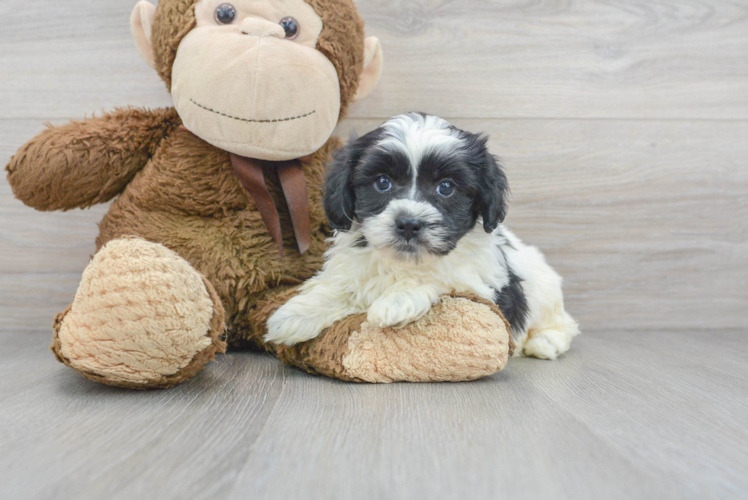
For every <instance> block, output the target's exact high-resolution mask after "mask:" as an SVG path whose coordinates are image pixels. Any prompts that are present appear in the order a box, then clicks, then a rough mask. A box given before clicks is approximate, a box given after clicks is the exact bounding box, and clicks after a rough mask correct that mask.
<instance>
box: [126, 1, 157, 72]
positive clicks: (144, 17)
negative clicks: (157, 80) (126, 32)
mask: <svg viewBox="0 0 748 500" xmlns="http://www.w3.org/2000/svg"><path fill="white" fill-rule="evenodd" d="M155 17H156V6H155V5H153V4H152V3H150V2H146V1H145V0H142V1H140V2H138V4H137V5H136V6H135V9H133V11H132V15H131V16H130V28H131V29H132V34H133V36H134V37H135V45H137V46H138V52H140V57H142V58H143V60H144V61H145V62H147V63H148V65H149V66H150V67H151V68H155V67H156V60H155V57H154V55H153V45H151V30H152V29H153V19H154V18H155Z"/></svg>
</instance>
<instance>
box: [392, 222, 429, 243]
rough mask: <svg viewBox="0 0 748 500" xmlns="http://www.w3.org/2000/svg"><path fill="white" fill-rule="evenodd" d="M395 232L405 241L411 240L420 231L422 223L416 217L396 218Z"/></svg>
mask: <svg viewBox="0 0 748 500" xmlns="http://www.w3.org/2000/svg"><path fill="white" fill-rule="evenodd" d="M396 224H397V232H398V233H399V234H400V235H401V236H402V237H403V238H405V239H406V240H407V241H410V240H412V239H413V238H415V237H416V236H418V233H419V232H420V231H421V228H422V227H423V224H422V223H421V221H419V220H418V219H406V218H402V219H397V223H396Z"/></svg>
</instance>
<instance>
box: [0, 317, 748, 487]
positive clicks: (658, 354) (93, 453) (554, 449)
mask: <svg viewBox="0 0 748 500" xmlns="http://www.w3.org/2000/svg"><path fill="white" fill-rule="evenodd" d="M744 338H745V331H713V332H704V331H683V332H679V333H678V334H672V333H670V332H665V331H663V332H659V331H652V332H646V333H644V332H641V333H639V332H637V333H631V332H617V331H607V332H590V333H589V334H588V335H585V336H583V337H580V338H579V340H578V342H577V344H576V345H575V348H574V349H573V350H572V351H571V352H570V353H569V354H568V355H566V356H565V357H564V358H563V359H562V360H561V361H560V362H544V361H539V360H532V359H514V360H512V361H511V362H510V363H509V367H508V368H507V369H506V370H505V371H504V372H502V373H500V374H498V375H495V376H493V377H490V378H488V379H486V380H483V381H479V382H476V383H467V384H434V385H407V384H398V385H391V386H371V385H354V384H344V383H340V382H336V381H333V380H328V379H323V378H318V377H312V376H309V375H307V374H303V373H301V372H298V371H296V370H293V369H291V368H288V367H284V366H282V365H281V364H280V363H279V362H277V361H276V360H274V359H272V358H269V357H266V356H261V355H252V354H233V355H231V356H224V357H219V359H218V360H217V361H216V362H215V363H213V364H211V365H210V366H209V367H208V369H207V370H206V371H205V372H203V373H202V374H201V375H199V376H198V378H196V379H194V380H192V381H190V382H188V383H187V384H185V385H183V386H180V387H178V388H176V389H172V390H169V391H155V392H126V391H121V390H117V389H113V388H109V387H104V386H101V385H97V384H94V383H92V382H89V381H87V380H85V379H83V378H82V377H80V376H79V375H77V374H75V373H73V372H72V371H70V370H69V369H67V368H65V367H64V366H62V365H61V364H59V363H57V362H56V361H55V360H54V358H53V357H52V356H51V354H50V353H49V352H48V351H47V350H46V349H45V348H44V343H45V341H46V340H47V335H46V334H45V333H41V332H36V333H32V334H28V335H22V336H19V335H17V334H15V333H14V332H11V331H9V330H7V329H3V330H2V331H0V342H1V343H2V345H3V349H2V351H0V446H2V449H3V450H4V451H3V453H2V454H0V485H2V487H0V496H2V498H19V499H20V498H24V499H25V498H46V499H58V498H59V499H67V498H76V499H81V500H84V499H101V498H111V499H119V498H122V499H130V498H143V499H151V498H161V499H163V498H167V499H168V498H192V499H196V500H199V499H203V498H205V499H214V498H227V499H245V498H262V499H269V500H270V499H302V498H303V499H315V500H316V499H350V498H358V499H362V500H363V499H387V500H397V499H408V500H410V499H417V498H429V499H434V500H441V499H450V498H470V499H471V500H473V499H474V500H481V499H489V498H507V499H522V498H532V499H546V498H554V499H567V498H568V499H575V500H586V499H600V498H605V499H641V498H658V499H671V498H672V499H699V500H701V499H738V498H745V496H746V495H748V452H747V451H746V450H748V430H747V429H746V427H745V422H746V420H747V419H748V403H747V402H746V399H745V393H746V390H748V383H747V382H746V380H748V368H747V367H746V366H747V365H746V364H745V362H744V360H745V357H746V356H747V355H748V348H746V344H745V342H744V340H743V339H744ZM715 345H718V346H721V348H720V349H719V350H717V349H715V348H714V346H715ZM21 373H22V374H23V375H22V376H19V374H21Z"/></svg>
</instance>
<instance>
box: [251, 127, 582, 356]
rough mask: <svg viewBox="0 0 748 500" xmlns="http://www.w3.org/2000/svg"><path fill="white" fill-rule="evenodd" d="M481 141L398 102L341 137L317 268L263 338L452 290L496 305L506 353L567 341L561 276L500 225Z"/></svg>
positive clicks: (311, 330)
mask: <svg viewBox="0 0 748 500" xmlns="http://www.w3.org/2000/svg"><path fill="white" fill-rule="evenodd" d="M486 142H487V138H486V137H484V136H481V135H476V134H471V133H469V132H465V131H463V130H459V129H457V128H456V127H454V126H452V125H450V124H449V123H447V122H446V121H444V120H443V119H441V118H438V117H436V116H431V115H424V114H419V113H409V114H406V115H401V116H397V117H395V118H393V119H391V120H389V121H387V122H386V123H384V125H382V126H381V127H380V128H378V129H376V130H374V131H373V132H371V133H369V134H366V135H365V136H363V137H360V138H358V139H355V140H352V141H351V142H350V144H348V145H347V146H346V147H344V148H343V149H342V150H341V151H340V152H339V153H338V154H337V155H336V157H335V160H334V162H333V164H332V166H331V168H330V170H329V172H328V176H327V186H326V193H325V199H324V205H325V211H326V213H327V216H328V219H329V220H330V225H331V226H332V227H333V229H336V230H337V231H336V234H335V236H334V237H333V244H332V247H331V248H330V250H329V251H328V252H327V254H326V256H325V258H326V261H325V265H324V268H323V270H322V271H321V272H320V273H319V274H318V275H317V276H315V277H314V278H312V279H311V280H309V281H307V282H306V283H305V284H304V285H303V286H302V288H301V291H300V294H299V295H298V296H296V297H294V298H293V299H291V300H290V301H289V302H287V303H286V304H285V305H283V306H282V307H281V308H280V309H278V311H277V312H276V313H275V314H274V315H273V316H272V317H271V318H270V320H269V321H268V334H267V335H266V337H265V339H266V340H267V341H270V342H275V343H281V344H289V345H291V344H296V343H299V342H304V341H307V340H310V339H312V338H314V337H316V336H318V335H319V334H320V333H321V332H322V331H323V330H324V329H325V328H327V327H329V326H331V325H332V324H333V323H335V322H336V321H338V320H340V319H343V318H345V317H346V316H349V315H352V314H358V313H364V312H367V313H368V321H369V322H371V323H373V324H374V325H376V326H381V327H387V326H403V325H406V324H408V323H410V322H412V321H415V320H417V319H419V318H420V317H422V316H423V315H425V314H426V313H427V312H428V311H429V310H430V309H431V307H432V306H433V305H434V304H435V303H436V302H437V301H438V300H439V297H440V296H441V295H444V294H447V293H449V292H451V291H452V290H456V291H458V292H471V293H475V294H477V295H480V296H481V297H484V298H486V299H489V300H493V301H495V302H496V304H498V306H499V308H500V309H501V311H502V312H503V313H504V315H505V316H506V318H507V320H508V321H509V323H510V324H511V325H512V335H513V337H514V339H515V342H516V343H517V347H518V348H517V350H516V351H517V352H524V353H525V354H527V355H531V356H536V357H539V358H547V359H555V358H557V357H558V356H559V355H560V354H562V353H564V352H566V351H567V350H568V349H569V345H570V343H571V339H572V337H574V336H575V335H577V334H578V333H579V330H578V327H577V323H576V322H575V321H574V319H573V318H572V317H571V316H570V315H569V314H568V313H567V312H566V311H565V310H564V300H563V294H562V292H561V278H560V277H559V275H558V274H556V272H555V271H554V270H553V269H552V268H551V267H550V266H549V265H548V264H547V263H546V261H545V258H544V257H543V255H542V254H541V253H540V251H539V250H538V249H537V248H535V247H532V246H527V245H525V244H523V243H522V242H521V241H520V240H519V239H518V238H517V237H516V236H514V235H513V234H512V233H511V232H509V231H508V230H507V229H506V228H505V227H504V226H503V225H502V224H501V223H502V222H503V220H504V217H505V216H506V210H507V209H506V195H507V190H508V187H507V180H506V176H505V175H504V172H503V170H502V168H501V165H500V164H499V162H498V161H497V159H496V158H495V157H494V156H493V155H491V153H490V152H489V151H488V149H487V147H486Z"/></svg>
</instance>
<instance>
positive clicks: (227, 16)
mask: <svg viewBox="0 0 748 500" xmlns="http://www.w3.org/2000/svg"><path fill="white" fill-rule="evenodd" d="M215 17H216V22H217V23H218V24H231V23H233V22H234V19H236V8H234V6H233V5H231V4H230V3H222V4H221V5H219V6H218V8H217V9H216V15H215Z"/></svg>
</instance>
